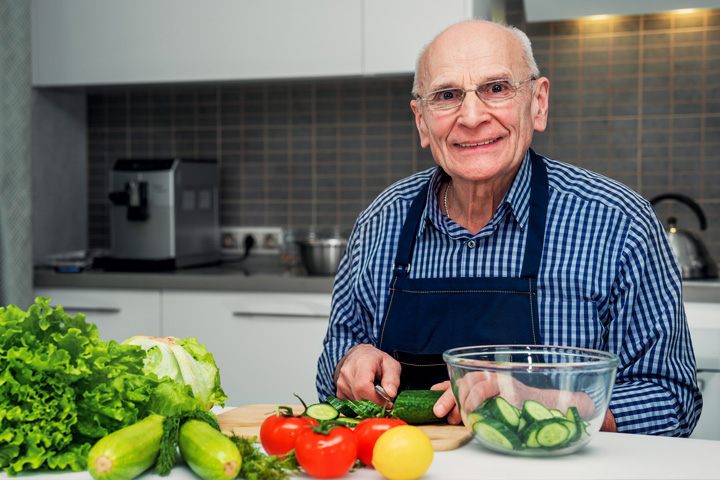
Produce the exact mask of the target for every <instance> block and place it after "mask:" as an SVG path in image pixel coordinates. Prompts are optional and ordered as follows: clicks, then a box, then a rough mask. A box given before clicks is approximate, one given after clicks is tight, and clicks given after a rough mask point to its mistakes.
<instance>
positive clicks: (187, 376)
mask: <svg viewBox="0 0 720 480" xmlns="http://www.w3.org/2000/svg"><path fill="white" fill-rule="evenodd" d="M123 344H125V345H138V346H140V347H142V348H143V349H145V350H146V351H147V358H146V360H145V371H146V372H147V373H154V374H155V375H157V377H158V378H160V379H163V378H170V379H172V380H173V381H174V382H175V383H176V384H179V385H187V386H188V387H189V388H190V389H191V391H192V393H193V396H194V397H195V398H196V399H199V400H200V401H201V403H200V408H202V409H204V410H209V409H210V408H211V407H212V406H213V404H218V405H223V406H224V405H225V400H227V395H225V392H224V391H223V389H222V387H221V386H220V371H219V370H218V367H217V365H216V364H215V359H214V358H213V356H212V354H211V353H210V352H209V351H208V350H207V348H205V345H201V344H200V343H198V341H197V339H195V338H193V337H191V338H183V339H179V338H176V337H162V338H160V337H149V336H146V335H137V336H134V337H131V338H128V339H127V340H125V341H124V342H123Z"/></svg>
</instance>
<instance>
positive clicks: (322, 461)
mask: <svg viewBox="0 0 720 480" xmlns="http://www.w3.org/2000/svg"><path fill="white" fill-rule="evenodd" d="M295 457H296V458H297V461H298V463H299V464H300V466H301V467H302V468H303V470H305V472H307V474H308V475H310V476H311V477H315V478H337V477H342V476H343V475H345V474H346V473H348V472H349V471H350V469H351V468H352V466H353V465H355V460H357V439H356V438H355V434H354V433H353V431H352V430H351V429H349V428H347V427H334V428H333V429H332V430H330V432H329V433H327V434H325V433H318V432H316V431H314V430H310V431H308V432H306V433H303V434H302V435H301V436H300V438H299V439H298V441H297V445H295Z"/></svg>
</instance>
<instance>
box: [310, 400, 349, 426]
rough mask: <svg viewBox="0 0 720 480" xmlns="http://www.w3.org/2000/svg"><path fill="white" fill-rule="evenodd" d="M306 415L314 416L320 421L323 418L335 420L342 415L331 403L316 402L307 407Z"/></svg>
mask: <svg viewBox="0 0 720 480" xmlns="http://www.w3.org/2000/svg"><path fill="white" fill-rule="evenodd" d="M305 415H307V416H308V417H311V418H314V419H315V420H317V421H318V422H322V421H323V420H334V419H336V418H338V417H339V416H340V412H338V411H337V409H336V408H335V407H333V406H332V405H330V404H329V403H314V404H312V405H310V406H309V407H307V408H306V409H305Z"/></svg>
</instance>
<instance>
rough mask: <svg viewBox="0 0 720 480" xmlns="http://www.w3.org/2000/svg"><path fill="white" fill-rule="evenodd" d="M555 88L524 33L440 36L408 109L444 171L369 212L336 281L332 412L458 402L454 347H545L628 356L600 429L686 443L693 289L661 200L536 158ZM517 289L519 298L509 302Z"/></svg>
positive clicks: (421, 67) (322, 387)
mask: <svg viewBox="0 0 720 480" xmlns="http://www.w3.org/2000/svg"><path fill="white" fill-rule="evenodd" d="M548 95H549V81H548V79H547V78H544V77H540V74H539V71H538V68H537V65H536V63H535V60H534V58H533V55H532V48H531V45H530V41H529V39H528V38H527V36H526V35H525V34H524V33H522V32H521V31H519V30H517V29H515V28H512V27H507V26H502V25H498V24H495V23H492V22H487V21H468V22H462V23H459V24H456V25H453V26H451V27H449V28H448V29H446V30H445V31H443V32H442V33H440V34H439V35H438V36H437V37H436V38H435V39H434V40H433V41H432V42H431V43H430V44H429V45H428V46H427V48H426V49H425V51H424V52H422V55H421V56H420V59H419V61H418V65H417V69H416V72H415V84H414V86H413V97H414V99H413V100H412V101H411V102H410V104H411V107H412V111H413V112H414V114H415V123H416V125H417V129H418V131H419V133H420V141H421V144H422V146H423V148H427V147H430V150H431V152H432V154H433V157H434V159H435V162H436V163H437V165H438V166H437V167H434V168H432V169H429V170H426V171H423V172H420V173H417V174H415V175H413V176H410V177H408V178H406V179H403V180H400V181H399V182H397V183H395V184H394V185H392V186H391V187H389V188H388V189H387V190H386V191H385V192H383V193H382V194H381V195H380V196H379V197H378V198H377V199H376V200H374V201H373V202H372V203H371V204H370V205H369V206H368V207H367V208H366V209H365V210H364V211H363V212H362V213H361V214H360V216H359V218H358V220H357V222H356V224H355V227H354V229H353V232H352V235H351V238H350V241H349V242H348V247H347V251H346V252H345V256H344V258H343V261H342V263H341V265H340V268H339V270H338V274H337V278H336V281H335V287H334V292H333V306H332V314H331V318H330V324H329V328H328V333H327V336H326V338H325V349H324V352H323V354H322V355H321V357H320V361H319V364H318V377H317V387H318V393H319V396H320V398H321V399H324V398H325V397H326V396H327V395H331V394H332V395H336V396H338V397H339V398H341V399H344V398H349V399H359V398H367V399H370V400H373V401H376V402H378V403H382V399H381V398H380V397H379V396H378V394H377V393H376V391H375V389H374V385H375V384H376V383H379V384H381V385H382V387H383V388H384V389H385V391H386V392H388V393H389V394H390V395H391V396H394V395H395V394H396V393H397V392H398V391H399V390H401V389H404V388H434V389H445V390H447V391H446V392H445V394H443V396H442V397H441V398H440V400H438V402H437V403H436V405H435V413H436V414H437V415H438V416H443V415H446V414H448V421H449V422H451V423H459V422H460V415H459V412H458V411H457V407H456V406H455V401H454V398H453V396H452V392H451V390H449V389H448V387H449V381H448V380H447V369H446V368H445V366H444V364H443V361H442V357H441V354H442V352H443V351H444V350H446V349H448V348H452V347H457V346H465V345H483V344H486V345H487V344H546V345H565V346H573V347H581V348H591V349H600V350H605V351H609V352H613V353H615V354H617V355H618V356H619V357H620V362H621V363H620V367H619V368H618V373H617V378H616V383H615V387H614V390H613V393H612V399H611V402H610V407H609V409H608V411H607V413H606V416H605V422H604V424H603V429H604V430H609V431H620V432H632V433H650V434H661V435H674V436H688V435H689V434H690V433H691V432H692V429H693V428H694V426H695V424H696V422H697V419H698V417H699V414H700V410H701V407H702V400H701V396H700V392H699V390H698V388H697V383H696V377H695V359H694V354H693V350H692V345H691V342H690V337H689V331H688V327H687V322H686V319H685V313H684V310H683V304H682V296H681V280H680V274H679V271H678V267H677V265H676V262H675V259H674V257H673V254H672V251H671V249H670V247H669V245H668V243H667V240H666V238H665V235H664V232H663V229H662V225H661V224H660V222H659V221H658V220H657V216H656V215H655V214H654V211H653V210H652V207H651V206H650V205H649V203H648V202H647V201H645V200H644V199H643V198H641V197H640V196H639V195H637V194H636V193H634V192H632V191H631V190H630V189H628V188H627V187H625V186H623V185H621V184H619V183H617V182H615V181H612V180H610V179H607V178H604V177H602V176H600V175H597V174H595V173H592V172H589V171H587V170H583V169H581V168H578V167H574V166H571V165H568V164H565V163H561V162H558V161H556V160H551V159H548V158H545V157H542V156H540V155H538V154H536V153H535V152H534V151H533V150H531V149H530V144H531V141H532V136H533V132H534V131H540V132H541V131H543V130H544V129H545V127H546V124H547V115H548ZM507 292H512V293H511V294H509V293H507Z"/></svg>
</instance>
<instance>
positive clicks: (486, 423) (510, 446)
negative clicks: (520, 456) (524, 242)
mask: <svg viewBox="0 0 720 480" xmlns="http://www.w3.org/2000/svg"><path fill="white" fill-rule="evenodd" d="M472 428H473V431H474V432H475V433H476V434H477V435H479V436H481V437H482V438H484V439H485V441H487V442H489V443H492V444H493V445H497V446H499V447H502V448H505V449H507V450H517V449H519V448H520V447H521V445H522V442H521V441H520V437H518V436H517V434H516V433H515V432H513V430H512V429H511V428H510V427H508V426H507V425H506V424H505V423H503V422H501V421H500V420H495V419H494V418H486V419H484V420H480V421H478V422H475V423H474V424H473V426H472Z"/></svg>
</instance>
